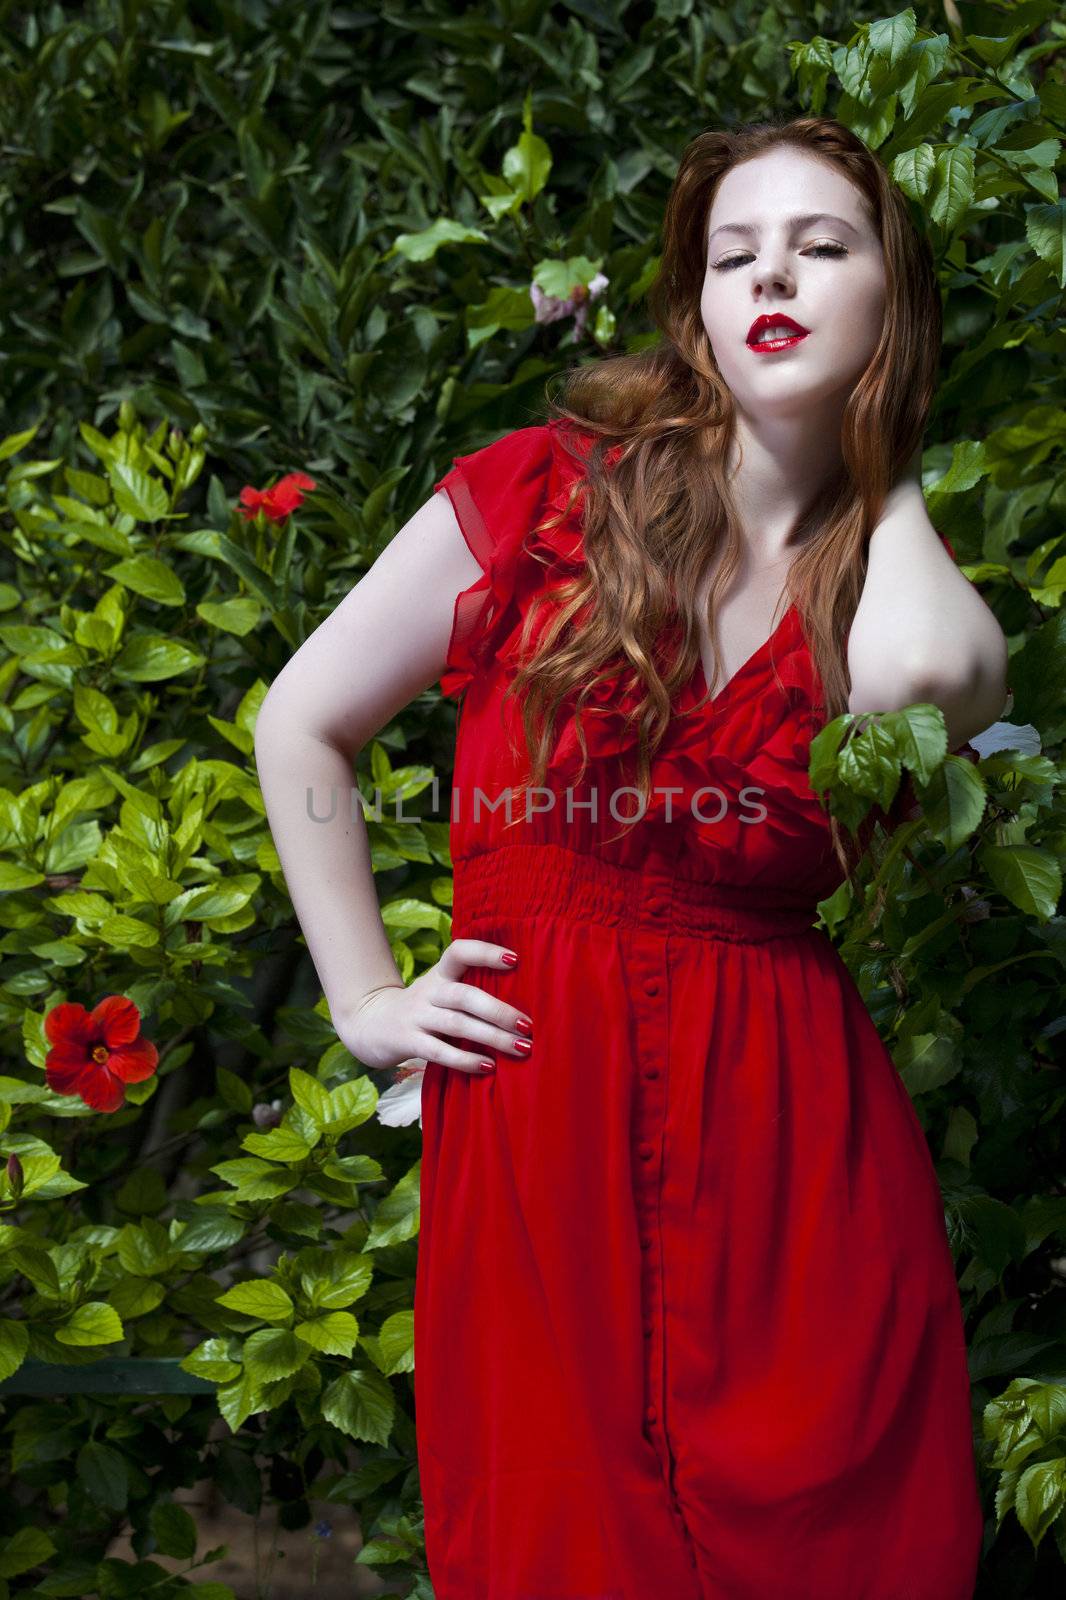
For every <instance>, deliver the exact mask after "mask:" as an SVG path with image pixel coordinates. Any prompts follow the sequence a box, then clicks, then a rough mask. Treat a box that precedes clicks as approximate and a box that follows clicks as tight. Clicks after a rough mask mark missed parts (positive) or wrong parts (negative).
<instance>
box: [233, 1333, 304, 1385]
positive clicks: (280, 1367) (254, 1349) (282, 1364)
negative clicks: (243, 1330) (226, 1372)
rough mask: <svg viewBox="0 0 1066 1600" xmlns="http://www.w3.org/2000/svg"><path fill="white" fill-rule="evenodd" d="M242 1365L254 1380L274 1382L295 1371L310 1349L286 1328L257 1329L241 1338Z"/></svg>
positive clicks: (289, 1375) (257, 1381) (260, 1382)
mask: <svg viewBox="0 0 1066 1600" xmlns="http://www.w3.org/2000/svg"><path fill="white" fill-rule="evenodd" d="M243 1354H244V1364H245V1368H246V1370H247V1371H248V1372H250V1373H251V1375H252V1377H253V1378H254V1379H255V1381H256V1383H259V1384H264V1383H274V1382H276V1381H277V1380H278V1379H279V1378H288V1377H291V1376H292V1374H293V1373H294V1372H298V1371H299V1370H300V1368H301V1367H302V1366H303V1365H304V1363H305V1362H306V1361H308V1360H309V1359H310V1356H311V1352H310V1349H309V1348H308V1346H307V1344H306V1343H302V1342H301V1341H300V1340H299V1339H297V1338H296V1335H295V1333H293V1332H291V1331H290V1330H289V1329H288V1328H261V1329H260V1330H259V1331H258V1333H253V1334H251V1335H250V1336H249V1337H248V1338H247V1339H245V1341H244V1352H243Z"/></svg>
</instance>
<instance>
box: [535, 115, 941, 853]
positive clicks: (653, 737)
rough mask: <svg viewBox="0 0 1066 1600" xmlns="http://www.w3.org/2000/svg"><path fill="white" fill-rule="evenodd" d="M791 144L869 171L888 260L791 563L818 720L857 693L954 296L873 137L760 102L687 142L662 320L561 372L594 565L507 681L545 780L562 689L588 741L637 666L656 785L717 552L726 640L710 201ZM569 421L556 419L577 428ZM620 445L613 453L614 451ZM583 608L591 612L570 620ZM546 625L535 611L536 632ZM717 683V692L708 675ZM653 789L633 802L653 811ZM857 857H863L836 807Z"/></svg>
mask: <svg viewBox="0 0 1066 1600" xmlns="http://www.w3.org/2000/svg"><path fill="white" fill-rule="evenodd" d="M778 145H788V146H794V147H796V148H798V149H799V150H802V151H806V152H808V153H809V154H811V155H814V156H817V157H819V158H820V159H821V160H823V161H827V162H829V163H831V164H832V165H833V166H835V167H836V168H837V169H838V170H839V171H840V172H842V173H843V174H844V175H845V176H846V177H847V178H848V179H850V181H851V182H852V183H853V184H854V185H855V186H856V188H857V189H858V190H859V192H860V194H861V196H862V197H863V200H864V202H865V206H866V209H867V214H868V216H869V218H870V221H871V224H872V226H873V228H874V229H875V231H876V233H877V235H878V237H879V238H880V242H881V247H882V252H883V261H884V272H885V312H884V320H883V327H882V332H881V337H880V342H879V343H878V346H877V349H876V350H875V352H874V354H873V356H872V357H871V359H870V362H869V364H868V366H867V368H866V370H865V372H864V373H863V374H862V375H861V377H860V378H859V380H858V382H857V383H856V384H855V386H854V389H853V391H852V393H851V395H850V397H849V399H848V401H847V404H846V407H845V409H844V412H843V417H842V422H841V441H840V442H841V452H842V464H841V467H840V469H839V471H838V472H837V474H835V475H834V477H833V478H832V480H831V481H829V482H827V483H825V484H824V485H823V487H822V489H821V490H820V491H819V492H818V494H817V495H816V496H815V498H814V499H813V500H812V502H811V503H810V504H808V505H807V506H806V507H805V508H804V509H803V511H802V513H801V516H800V518H799V521H798V523H797V525H796V529H795V534H796V538H797V552H798V553H797V554H796V556H795V558H794V560H793V562H792V565H791V569H790V572H789V576H788V581H787V586H786V587H787V593H788V598H789V599H790V600H791V602H792V603H793V604H794V605H795V606H796V608H797V611H798V613H799V620H800V622H801V624H802V627H803V630H804V633H805V636H806V639H807V642H808V645H809V647H810V649H811V652H812V655H813V659H814V663H815V667H816V669H817V672H818V676H819V678H820V680H821V684H822V687H823V691H824V703H823V704H822V705H821V706H820V707H818V708H817V711H818V714H819V715H820V716H821V717H823V719H824V721H830V720H831V719H832V718H833V717H836V716H838V715H840V714H841V713H842V712H843V711H846V710H847V703H848V694H849V688H850V679H849V675H848V668H847V657H846V650H845V641H846V636H847V632H848V629H849V627H850V624H851V620H852V618H853V617H854V615H855V611H856V608H857V606H858V603H859V598H860V596H861V593H862V587H863V583H864V580H865V573H866V552H867V543H868V540H869V536H870V533H871V532H872V530H873V528H874V526H875V524H876V521H877V517H878V515H879V514H880V511H881V509H882V506H883V503H884V498H885V496H886V494H887V492H888V490H889V489H890V487H891V486H892V484H893V483H894V482H895V480H896V479H897V477H898V476H899V474H900V473H901V471H902V470H903V469H904V468H905V467H906V465H907V464H908V462H909V461H910V459H911V457H912V456H913V454H914V452H915V450H916V449H917V448H918V447H919V446H920V444H921V440H922V436H923V433H924V430H925V426H926V421H927V417H928V413H929V409H930V406H931V403H932V399H933V395H934V392H935V384H936V374H937V369H938V364H939V357H940V346H941V336H942V312H941V302H940V291H939V286H938V283H937V277H936V271H935V266H934V263H933V258H932V252H931V250H930V248H929V245H928V242H927V240H926V239H925V237H924V235H923V234H922V233H921V232H920V231H919V229H918V228H917V227H916V225H915V222H914V220H913V219H912V216H911V213H910V210H909V207H908V202H907V199H906V197H905V195H904V194H903V192H902V191H901V190H900V189H899V188H898V187H897V185H896V184H895V183H894V182H893V180H892V179H891V177H890V176H889V174H888V172H887V171H886V170H885V168H884V166H883V165H882V164H881V162H880V161H879V160H878V158H877V157H876V156H875V155H874V154H873V153H872V152H871V151H870V150H868V149H867V147H866V145H865V144H863V142H862V141H861V140H860V139H859V138H858V137H857V136H856V135H855V134H854V133H852V132H851V131H850V129H848V128H846V127H845V126H844V125H843V124H842V123H840V122H838V121H837V120H836V119H835V118H833V117H826V116H817V117H799V118H794V119H792V120H787V121H764V122H755V123H748V124H745V125H742V126H740V127H737V128H734V129H731V130H723V131H719V130H713V131H709V132H705V133H701V134H699V135H698V136H697V137H696V138H695V139H693V140H692V141H691V143H690V144H689V145H688V146H687V147H686V149H685V151H684V153H683V154H682V157H681V162H680V166H679V168H678V171H677V175H676V177H675V179H674V182H673V185H672V187H671V190H670V194H669V197H668V200H667V203H666V210H665V214H664V219H663V227H662V257H661V263H660V268H659V272H658V275H657V277H656V279H655V281H654V283H653V284H652V286H651V288H650V289H649V291H648V297H647V301H648V307H649V311H650V315H651V318H652V321H653V322H654V324H655V326H656V327H657V328H658V330H659V333H660V338H659V340H658V341H657V343H655V344H654V345H650V346H647V347H645V348H644V349H642V350H639V351H636V352H634V353H631V354H625V355H619V356H611V357H605V358H603V359H599V360H594V361H592V362H589V363H587V364H585V365H582V366H580V367H576V368H574V369H571V370H570V371H569V372H568V373H567V374H565V380H564V387H563V390H562V393H561V396H560V398H559V399H558V400H552V398H551V396H550V394H549V395H548V404H549V409H550V415H551V416H553V417H554V418H555V419H556V420H560V421H561V420H562V419H568V420H569V421H570V422H571V423H573V424H574V425H575V426H576V427H578V428H579V429H580V430H582V431H583V432H585V433H586V434H591V435H593V439H592V443H591V445H590V446H589V448H588V451H587V455H586V454H585V453H583V454H582V471H581V472H580V474H579V476H578V478H577V479H576V480H575V483H574V484H573V486H572V492H571V496H570V501H569V503H568V506H567V509H566V511H564V512H561V513H559V514H558V515H557V516H556V517H554V518H551V517H549V518H547V519H546V520H545V522H544V523H542V524H541V525H540V526H542V527H549V526H552V525H554V524H556V523H558V522H559V521H560V520H561V519H562V517H563V516H565V515H567V514H568V512H569V510H570V508H571V507H572V506H573V503H574V497H575V496H576V495H577V493H578V492H579V491H580V492H581V493H582V495H583V508H582V518H583V522H582V529H583V550H584V554H585V566H584V568H583V570H582V573H581V575H580V576H579V577H577V578H573V579H570V580H568V581H567V582H565V583H563V584H560V585H556V586H554V587H553V588H552V589H550V590H548V591H546V592H545V593H544V594H542V595H538V597H537V600H536V601H535V602H534V607H533V612H534V614H535V612H536V609H537V607H538V606H539V604H540V603H549V604H550V605H551V607H552V608H553V609H554V610H556V611H557V615H556V616H555V617H554V619H553V620H552V621H551V623H550V624H549V625H548V626H547V627H546V628H545V630H544V635H543V637H542V639H541V641H540V647H539V648H538V650H537V652H536V654H535V656H534V657H533V658H532V659H527V660H525V661H524V662H523V664H522V665H521V666H520V667H519V669H518V672H517V675H516V676H515V678H514V679H513V681H512V683H511V685H510V686H509V693H512V694H514V695H516V696H519V697H520V698H521V700H522V719H523V725H524V729H525V735H526V741H527V753H528V754H530V756H531V763H532V766H531V770H532V778H531V783H532V784H533V785H541V784H543V783H544V780H545V774H546V768H547V761H548V757H549V753H550V751H551V749H552V745H553V740H554V730H555V721H556V716H557V714H558V712H559V709H560V706H561V703H562V702H563V701H564V700H568V699H569V698H570V697H571V696H572V695H575V694H576V700H575V702H574V712H575V717H576V721H575V727H576V730H577V735H578V742H579V746H580V748H581V751H582V767H581V771H582V773H583V772H584V771H585V765H586V761H587V746H586V744H585V739H584V735H583V733H582V731H581V727H580V712H581V707H582V704H583V702H584V700H585V699H586V698H587V696H588V694H589V693H590V692H591V690H592V688H593V687H594V686H595V685H596V684H598V683H600V682H602V681H603V680H604V679H605V678H607V677H615V676H617V675H618V673H619V671H620V669H621V671H622V673H623V674H627V673H629V674H635V675H636V678H635V679H628V680H627V681H628V682H630V683H635V682H636V681H638V680H639V683H640V685H641V686H642V688H643V691H644V692H643V697H642V698H641V699H640V701H639V705H638V707H637V711H636V713H635V715H634V721H635V722H636V725H637V731H638V741H637V743H638V775H637V782H638V785H639V789H640V792H641V794H642V796H644V797H645V799H646V798H647V797H648V796H649V793H650V769H651V761H652V757H653V755H654V752H655V750H656V748H657V747H658V745H659V743H660V742H661V740H662V737H663V735H664V733H665V730H666V727H667V725H668V723H669V720H670V717H671V714H672V713H671V702H672V699H673V696H674V695H675V693H676V691H677V689H678V688H679V687H680V686H681V685H683V684H684V683H686V682H687V681H688V679H689V678H690V676H691V675H692V673H693V672H694V671H695V668H696V666H697V663H698V660H699V640H700V633H699V617H698V615H697V612H698V606H697V603H696V600H695V599H694V598H693V597H694V596H695V595H696V593H697V591H698V588H699V585H700V580H701V578H702V577H703V575H704V573H705V571H706V569H707V568H708V565H709V563H710V562H711V561H712V559H713V558H714V557H715V556H717V555H718V554H719V553H721V554H722V560H721V562H720V564H719V567H718V570H717V571H716V573H715V577H714V581H713V584H712V586H711V589H710V592H709V598H708V606H707V614H706V615H705V616H704V618H703V621H704V622H705V624H706V626H707V628H708V630H709V635H710V638H711V642H712V648H713V649H714V655H715V663H716V671H715V674H714V677H715V679H717V676H718V667H719V666H720V657H719V654H718V649H717V645H716V643H715V628H714V620H715V615H716V611H717V605H718V596H719V594H720V593H721V592H722V591H723V590H726V589H728V587H729V583H730V580H731V578H732V575H733V572H734V571H735V568H736V565H737V563H738V560H739V558H740V554H741V550H742V542H741V533H740V526H739V522H738V518H737V514H736V511H735V508H734V505H733V503H732V500H731V496H730V493H729V490H728V487H727V479H726V463H727V462H728V461H729V459H730V448H731V445H732V441H733V437H734V431H735V409H734V402H733V398H732V395H731V393H730V390H729V389H728V387H727V385H726V383H725V381H724V379H723V378H722V375H721V373H720V371H719V369H718V366H717V364H716V362H715V359H714V355H713V352H712V349H711V345H710V340H709V339H708V336H707V332H706V329H705V328H704V326H703V321H702V316H701V309H700V301H701V294H702V288H703V282H704V277H705V272H706V262H707V249H708V243H707V220H708V216H709V212H710V209H711V203H712V201H713V199H714V196H715V192H716V190H717V188H718V185H719V183H720V182H721V180H722V177H723V175H724V174H725V173H726V172H728V171H730V169H731V168H733V167H735V166H736V165H737V164H738V163H739V162H743V161H748V160H750V159H751V158H752V157H754V156H758V155H761V154H763V152H765V151H767V150H771V149H773V148H774V147H775V146H778ZM565 432H566V430H565V428H561V429H560V437H562V436H563V435H565ZM614 446H620V450H619V451H618V452H616V453H615V456H616V459H612V464H611V465H610V467H609V470H605V467H604V456H605V455H606V454H607V452H608V451H610V450H612V448H613V447H614ZM575 619H578V620H575ZM678 627H679V631H680V638H681V645H680V648H679V649H674V650H673V652H672V653H670V654H669V655H668V658H667V659H666V660H663V659H662V657H663V639H664V637H666V636H670V635H671V634H672V632H673V630H675V629H677V628H678ZM532 632H533V615H531V616H530V618H529V622H528V625H527V629H526V631H525V633H524V634H523V638H524V639H526V638H528V637H529V636H530V635H531V634H532ZM708 693H709V694H710V693H711V690H710V687H709V689H708ZM642 810H643V806H642V807H641V808H640V810H639V811H638V813H637V816H638V818H639V815H640V814H641V813H642ZM831 828H832V839H833V846H834V849H835V851H836V854H837V857H838V859H839V860H840V862H841V865H842V867H843V868H844V870H845V872H849V871H850V868H851V867H852V866H853V865H854V859H853V858H852V856H851V854H850V850H849V849H848V848H846V847H845V846H844V844H843V842H842V839H841V836H840V831H839V829H838V827H837V822H836V818H832V819H831Z"/></svg>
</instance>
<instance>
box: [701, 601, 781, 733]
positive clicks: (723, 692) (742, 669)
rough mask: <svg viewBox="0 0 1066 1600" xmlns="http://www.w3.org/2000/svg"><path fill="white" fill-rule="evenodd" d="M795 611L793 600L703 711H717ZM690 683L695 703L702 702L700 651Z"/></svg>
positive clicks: (704, 679) (704, 686) (704, 678)
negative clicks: (770, 630)
mask: <svg viewBox="0 0 1066 1600" xmlns="http://www.w3.org/2000/svg"><path fill="white" fill-rule="evenodd" d="M795 610H796V602H795V601H794V600H793V601H792V602H791V603H790V604H789V605H788V606H787V607H786V608H785V611H784V612H783V613H782V616H781V620H780V622H779V623H778V624H777V627H776V628H774V630H773V632H772V633H769V634H767V636H766V638H765V639H764V640H763V642H762V644H761V645H759V646H758V647H757V648H756V649H755V650H753V651H752V652H751V655H750V656H748V658H747V660H745V661H742V662H741V664H740V666H739V667H738V668H737V670H736V671H735V672H734V674H733V676H732V677H731V678H727V679H726V681H725V683H723V685H722V687H721V688H720V689H719V690H718V691H717V693H716V694H713V695H712V696H711V697H710V699H709V700H706V702H705V704H704V709H705V710H707V711H715V710H717V708H718V706H719V705H720V704H721V702H722V701H723V700H724V699H725V698H726V696H727V695H728V693H729V691H730V690H731V689H732V687H733V685H734V684H735V683H736V681H737V679H738V678H741V677H743V675H744V674H745V673H746V672H747V671H748V669H749V668H750V667H753V666H754V665H755V663H756V662H757V661H759V660H761V658H762V657H763V656H764V655H765V654H766V652H767V650H769V648H770V646H771V645H772V644H773V643H774V641H775V640H776V638H777V637H778V635H779V634H780V633H781V632H782V631H783V629H784V626H785V624H786V622H788V621H789V619H790V618H791V616H792V614H793V612H794V611H795ZM690 681H691V684H692V687H693V689H694V691H695V698H696V701H697V702H701V701H704V699H705V696H706V693H707V673H706V671H705V670H704V666H703V653H702V651H701V652H700V654H699V655H698V656H697V658H696V669H695V671H694V672H693V674H692V678H691V680H690Z"/></svg>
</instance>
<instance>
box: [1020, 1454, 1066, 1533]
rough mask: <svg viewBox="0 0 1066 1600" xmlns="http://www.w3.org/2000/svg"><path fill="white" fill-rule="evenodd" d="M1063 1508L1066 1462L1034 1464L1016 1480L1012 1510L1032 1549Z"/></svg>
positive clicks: (1061, 1460)
mask: <svg viewBox="0 0 1066 1600" xmlns="http://www.w3.org/2000/svg"><path fill="white" fill-rule="evenodd" d="M1064 1506H1066V1460H1064V1459H1063V1457H1062V1456H1059V1457H1058V1458H1057V1459H1056V1460H1054V1461H1037V1462H1035V1463H1034V1464H1033V1465H1032V1466H1031V1467H1028V1468H1027V1469H1026V1471H1025V1472H1023V1473H1022V1475H1021V1477H1020V1478H1019V1479H1018V1488H1017V1492H1016V1494H1015V1500H1014V1508H1015V1510H1016V1511H1017V1513H1018V1521H1019V1522H1020V1523H1021V1525H1022V1527H1023V1528H1024V1529H1025V1531H1026V1533H1027V1534H1028V1535H1029V1537H1030V1539H1031V1540H1032V1542H1033V1547H1034V1549H1035V1548H1036V1547H1037V1546H1038V1545H1039V1543H1040V1541H1041V1539H1042V1538H1043V1537H1044V1535H1045V1533H1046V1532H1047V1531H1048V1529H1049V1528H1050V1526H1051V1524H1052V1523H1053V1522H1054V1520H1055V1518H1056V1517H1057V1516H1058V1515H1059V1513H1060V1511H1062V1509H1063V1507H1064Z"/></svg>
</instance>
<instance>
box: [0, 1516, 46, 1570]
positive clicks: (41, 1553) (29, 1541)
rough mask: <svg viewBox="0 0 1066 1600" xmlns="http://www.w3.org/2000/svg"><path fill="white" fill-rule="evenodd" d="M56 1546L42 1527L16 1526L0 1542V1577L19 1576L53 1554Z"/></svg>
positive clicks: (40, 1564)
mask: <svg viewBox="0 0 1066 1600" xmlns="http://www.w3.org/2000/svg"><path fill="white" fill-rule="evenodd" d="M55 1553H56V1547H55V1545H54V1544H53V1542H52V1540H51V1539H50V1538H49V1536H48V1534H47V1533H45V1531H44V1529H43V1528H16V1529H15V1531H14V1533H13V1534H12V1535H11V1537H10V1539H5V1540H3V1542H2V1543H0V1578H5V1579H6V1578H21V1576H22V1574H23V1573H24V1572H32V1571H33V1568H34V1567H41V1566H43V1565H44V1563H45V1562H46V1561H47V1560H48V1559H49V1557H50V1556H54V1555H55Z"/></svg>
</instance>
